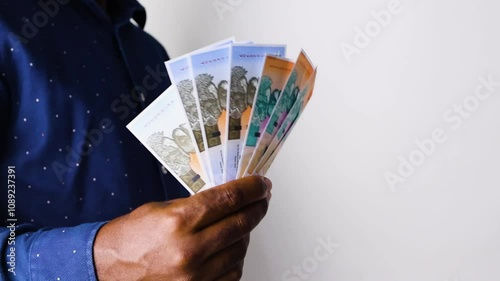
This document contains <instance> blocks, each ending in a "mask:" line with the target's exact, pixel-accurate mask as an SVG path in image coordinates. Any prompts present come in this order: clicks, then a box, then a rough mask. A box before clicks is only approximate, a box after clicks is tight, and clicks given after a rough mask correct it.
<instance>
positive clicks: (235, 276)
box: [0, 0, 271, 281]
mask: <svg viewBox="0 0 500 281" xmlns="http://www.w3.org/2000/svg"><path fill="white" fill-rule="evenodd" d="M145 20H146V14H145V11H144V9H143V7H142V6H141V5H140V4H139V3H137V2H136V1H135V0H108V1H105V0H103V1H96V0H24V1H11V0H0V163H1V165H0V167H1V169H2V170H3V171H2V173H1V174H2V175H4V177H5V178H4V179H3V182H4V185H3V186H2V190H3V192H2V196H1V198H0V200H1V201H0V202H1V210H0V214H1V218H2V220H3V221H4V223H5V224H4V225H5V226H6V227H3V228H2V229H1V230H0V239H1V244H2V245H1V247H0V250H1V255H2V259H1V261H2V265H1V272H0V276H1V279H2V280H44V281H45V280H120V281H123V280H172V281H174V280H200V281H205V280H206V281H212V280H217V281H219V280H220V281H222V280H239V279H240V277H241V272H242V267H243V260H244V257H245V255H246V250H247V247H248V242H249V233H250V231H251V230H252V229H253V228H254V227H255V226H256V225H257V224H258V223H259V222H260V221H261V220H262V218H263V217H264V216H265V213H266V212H267V207H268V203H269V200H270V198H271V192H270V191H271V182H270V181H269V180H268V179H264V178H260V177H250V178H246V179H243V180H239V181H235V182H232V183H229V184H226V185H224V186H220V187H216V188H214V189H212V190H209V191H207V192H203V193H200V194H198V195H195V196H192V197H190V198H182V197H185V196H187V192H186V191H185V190H183V188H182V187H181V186H180V185H179V184H178V183H177V182H176V181H175V179H174V178H173V177H172V176H170V175H168V173H166V171H165V170H163V169H162V168H161V167H160V166H159V164H158V162H157V161H156V160H155V159H154V158H153V157H152V156H151V155H150V154H149V153H148V152H147V150H146V149H145V148H144V147H142V146H141V145H140V143H139V142H138V141H137V140H136V139H135V138H134V137H133V136H132V135H131V134H130V132H128V131H127V130H126V128H125V125H126V124H128V122H130V121H131V120H132V119H133V118H134V117H135V116H137V114H138V113H139V112H140V111H141V110H142V109H144V108H145V107H146V106H147V105H148V104H149V103H151V102H152V101H153V100H154V99H155V98H156V97H157V96H158V95H159V94H161V93H162V92H163V91H164V90H165V89H166V88H167V87H168V86H169V85H170V81H169V80H168V76H167V74H166V71H165V68H164V66H163V62H164V61H166V60H168V56H167V54H166V52H165V51H164V49H163V48H162V47H161V46H160V44H159V43H158V42H157V41H156V40H155V39H153V38H152V37H151V36H149V35H148V34H146V33H145V32H144V31H143V30H142V28H143V27H144V24H145ZM176 198H182V199H176ZM173 199H176V200H173ZM167 200H171V201H167ZM151 202H156V203H151Z"/></svg>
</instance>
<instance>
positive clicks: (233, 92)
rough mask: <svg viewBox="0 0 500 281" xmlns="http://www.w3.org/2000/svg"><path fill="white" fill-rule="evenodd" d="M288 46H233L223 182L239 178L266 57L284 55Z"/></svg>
mask: <svg viewBox="0 0 500 281" xmlns="http://www.w3.org/2000/svg"><path fill="white" fill-rule="evenodd" d="M285 52H286V46H285V45H248V44H234V45H233V49H232V54H231V81H230V84H229V85H230V86H229V109H228V113H229V114H227V115H226V125H227V132H228V133H227V134H226V153H225V156H226V158H225V159H224V163H225V169H224V180H225V181H232V180H234V179H236V175H237V173H238V165H239V163H240V158H241V152H242V146H243V140H244V136H246V132H247V129H248V123H249V119H250V113H251V111H252V108H253V104H254V101H255V95H256V92H257V87H258V84H259V81H260V78H261V74H262V68H263V66H264V61H265V58H266V55H267V54H271V55H275V56H280V57H281V56H285Z"/></svg>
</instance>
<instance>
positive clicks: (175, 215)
mask: <svg viewBox="0 0 500 281" xmlns="http://www.w3.org/2000/svg"><path fill="white" fill-rule="evenodd" d="M161 221H162V225H163V226H164V229H166V230H167V231H168V232H175V231H179V230H181V229H183V228H184V227H185V225H186V222H185V221H184V219H183V214H182V210H180V208H177V209H176V210H173V211H172V212H171V213H169V214H167V215H164V216H162V218H161Z"/></svg>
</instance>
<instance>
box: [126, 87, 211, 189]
mask: <svg viewBox="0 0 500 281" xmlns="http://www.w3.org/2000/svg"><path fill="white" fill-rule="evenodd" d="M127 128H128V129H129V130H130V131H131V132H132V133H133V134H134V135H135V137H137V138H138V139H139V140H140V141H141V143H142V144H144V146H145V147H146V148H147V149H148V150H149V151H150V152H151V153H152V154H153V155H154V156H155V157H156V158H157V159H158V160H159V161H160V163H161V164H162V165H163V166H164V167H165V168H166V169H167V170H168V171H169V172H170V173H171V174H172V175H173V176H174V177H175V178H176V179H177V180H178V181H179V182H180V183H181V184H182V185H183V186H184V187H185V188H186V189H187V190H188V191H189V192H190V193H191V194H195V193H197V192H199V191H201V190H205V189H208V188H210V187H211V184H210V182H209V181H208V178H207V176H206V172H205V171H204V170H203V168H202V167H203V165H202V164H201V161H200V155H199V153H197V151H196V149H195V147H196V144H195V140H194V135H193V134H192V131H191V130H190V129H189V120H188V118H187V117H186V114H185V112H184V107H183V105H182V101H181V99H180V97H179V94H178V93H177V89H176V88H175V87H170V88H168V89H167V90H166V91H165V92H164V93H163V94H161V95H160V96H159V97H158V98H157V99H156V100H155V101H154V102H153V103H151V105H150V106H148V108H147V109H145V110H144V111H143V112H142V113H141V114H139V116H137V117H136V118H135V119H134V120H133V121H132V122H130V124H128V125H127Z"/></svg>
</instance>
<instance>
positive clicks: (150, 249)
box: [94, 177, 272, 281]
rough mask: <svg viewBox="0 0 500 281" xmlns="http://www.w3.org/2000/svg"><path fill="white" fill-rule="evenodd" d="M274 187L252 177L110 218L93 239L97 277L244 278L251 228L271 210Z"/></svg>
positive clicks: (230, 280)
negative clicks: (270, 202) (270, 201)
mask: <svg viewBox="0 0 500 281" xmlns="http://www.w3.org/2000/svg"><path fill="white" fill-rule="evenodd" d="M271 188H272V184H271V182H270V181H269V180H268V179H264V178H261V177H248V178H244V179H241V180H237V181H233V182H230V183H227V184H225V185H221V186H218V187H215V188H213V189H210V190H208V191H205V192H201V193H198V194H196V195H194V196H192V197H190V198H186V199H178V200H174V201H170V202H164V203H150V204H146V205H144V206H141V207H139V208H138V209H137V210H135V211H133V212H132V213H130V214H128V215H125V216H122V217H120V218H117V219H115V220H113V221H111V222H109V223H107V224H106V225H104V226H103V227H102V228H101V230H100V231H99V232H98V234H97V237H96V241H95V243H94V261H95V266H96V270H97V275H98V279H99V280H100V281H107V280H120V281H126V280H154V281H161V280H166V281H234V280H240V278H241V275H242V270H243V260H244V258H245V256H246V252H247V248H248V243H249V234H250V232H251V231H252V230H253V229H254V228H255V227H256V226H257V225H258V224H259V223H260V221H261V220H262V219H263V218H264V216H265V215H266V212H267V208H268V205H269V200H270V199H271Z"/></svg>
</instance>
